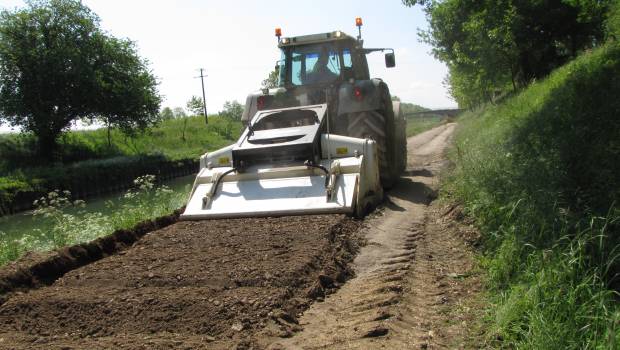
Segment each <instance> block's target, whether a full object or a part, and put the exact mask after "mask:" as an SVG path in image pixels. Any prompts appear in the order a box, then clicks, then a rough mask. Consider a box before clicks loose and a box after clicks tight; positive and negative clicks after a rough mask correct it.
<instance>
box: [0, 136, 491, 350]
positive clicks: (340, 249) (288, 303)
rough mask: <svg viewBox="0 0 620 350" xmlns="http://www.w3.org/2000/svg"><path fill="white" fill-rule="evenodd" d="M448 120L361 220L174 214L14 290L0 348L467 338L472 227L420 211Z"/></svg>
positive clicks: (425, 343) (438, 164) (440, 160)
mask: <svg viewBox="0 0 620 350" xmlns="http://www.w3.org/2000/svg"><path fill="white" fill-rule="evenodd" d="M454 128H455V125H454V124H446V125H442V126H440V127H437V128H435V129H433V130H430V131H428V132H425V133H423V134H420V135H418V136H416V137H413V138H410V139H409V145H408V147H409V157H410V159H409V168H408V172H407V174H406V176H404V177H403V179H402V180H401V181H400V182H399V183H398V185H397V186H396V187H395V188H394V189H392V190H391V191H390V192H389V193H388V200H387V202H386V203H385V204H384V205H383V207H382V208H380V209H379V210H378V211H377V212H376V213H375V214H373V215H371V216H370V217H369V218H367V219H366V220H364V221H356V220H353V219H350V218H347V217H344V216H341V215H315V216H298V217H283V218H249V219H232V220H212V221H202V222H179V223H175V224H172V225H170V226H167V227H165V228H162V229H159V230H156V231H152V232H150V233H148V234H146V235H144V236H141V237H140V238H137V240H131V241H127V242H129V243H127V244H126V248H123V249H121V250H116V251H115V252H113V253H111V255H109V256H106V255H103V256H101V252H98V253H97V254H99V255H97V256H96V257H95V259H92V260H89V261H94V262H89V263H87V264H86V265H79V264H77V265H75V267H71V268H67V269H65V270H62V269H60V270H59V271H61V270H62V271H63V272H62V273H61V274H59V275H57V276H59V278H58V279H56V278H57V277H54V278H53V279H51V280H49V281H44V282H45V283H33V284H32V285H30V286H29V285H28V284H27V283H26V284H25V285H22V286H21V287H20V288H17V289H15V288H13V289H11V290H12V292H10V293H9V292H7V293H4V295H0V349H111V348H114V349H116V348H122V349H231V348H233V349H264V348H272V349H299V348H301V349H316V348H325V349H373V348H389V349H405V348H439V347H450V348H454V347H462V346H465V347H466V346H468V345H469V344H471V343H470V342H469V341H468V340H467V336H468V334H469V333H470V332H468V327H469V324H470V322H471V318H472V312H471V309H470V308H471V307H472V303H471V300H472V299H473V298H472V295H476V293H477V291H478V290H479V284H480V283H479V281H478V278H477V277H476V276H475V274H472V268H473V263H472V261H473V259H472V254H471V248H470V247H468V246H467V244H466V241H467V240H466V238H467V235H468V234H469V233H470V232H468V230H470V229H469V228H468V227H466V226H463V225H462V224H460V223H457V221H456V220H454V219H453V216H454V215H455V213H454V212H455V211H456V210H454V209H444V208H439V207H438V206H437V205H435V204H431V205H430V206H429V204H430V203H431V202H432V200H433V199H434V198H435V197H436V191H437V186H438V175H439V173H440V172H441V171H442V169H443V168H444V167H445V165H446V160H445V155H444V152H445V149H446V148H447V146H448V145H449V142H450V139H451V136H452V133H453V131H454ZM360 226H364V228H363V229H360ZM160 227H161V226H160ZM359 242H365V243H366V244H365V245H364V247H363V248H362V249H361V251H359V249H358V243H359ZM78 250H79V249H78ZM79 251H80V252H82V253H84V254H87V253H88V251H87V250H84V249H82V250H79ZM358 252H359V254H357V253H358ZM356 254H357V256H356ZM355 256H356V258H355V260H354V261H353V262H352V260H353V258H354V257H355ZM71 259H73V258H66V259H64V260H63V259H60V260H57V261H69V262H70V261H71ZM34 260H36V259H34ZM55 261H56V260H55ZM18 266H19V263H17V264H14V265H12V266H8V267H5V268H2V269H0V279H2V278H1V277H2V276H14V275H15V268H17V267H18ZM77 266H81V267H79V268H78V267H77ZM56 267H57V266H56ZM65 271H68V272H66V273H65ZM353 275H355V277H354V278H352V279H350V278H351V276H353ZM25 281H29V280H28V279H25ZM0 282H1V281H0ZM0 284H1V283H0ZM338 288H339V289H338ZM7 290H8V289H7ZM314 300H319V301H322V302H313V301H314ZM323 300H324V301H323Z"/></svg>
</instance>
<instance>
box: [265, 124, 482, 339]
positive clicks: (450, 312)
mask: <svg viewBox="0 0 620 350" xmlns="http://www.w3.org/2000/svg"><path fill="white" fill-rule="evenodd" d="M454 128H455V125H454V124H447V125H443V126H441V127H438V128H435V129H433V130H430V131H428V132H425V133H423V134H420V135H418V136H416V137H413V138H410V139H409V144H408V152H409V160H408V172H407V174H406V176H405V177H404V178H403V179H402V181H400V182H399V183H398V185H397V186H396V187H395V188H394V189H393V190H391V191H390V192H389V193H388V199H387V203H386V205H385V208H383V210H382V211H381V212H380V213H379V214H378V215H374V216H373V217H371V218H368V219H367V220H366V223H365V226H366V228H365V229H364V230H363V232H364V233H363V234H362V236H363V237H364V238H365V239H366V240H367V244H366V245H365V246H364V247H363V248H362V249H361V251H360V253H359V254H358V255H357V257H356V258H355V260H354V263H353V264H352V268H353V270H354V271H355V274H356V277H355V278H353V279H351V280H350V281H348V282H347V283H346V284H345V285H344V286H343V287H342V288H341V289H340V290H339V291H338V292H337V293H335V294H334V295H332V296H330V297H329V298H327V300H325V302H323V303H315V304H313V305H312V307H310V309H309V310H308V311H306V312H305V313H304V315H303V317H301V319H300V325H301V326H302V327H303V331H302V332H299V333H297V334H296V335H295V336H293V337H292V338H290V339H287V340H280V341H278V342H277V343H275V344H273V345H272V348H282V349H380V348H386V349H427V348H429V349H430V348H459V347H467V346H468V344H469V342H470V341H469V339H468V337H469V336H470V335H469V332H468V328H467V327H468V322H470V320H471V318H472V317H474V316H473V313H474V312H473V310H471V308H472V307H473V306H474V305H473V304H474V303H475V298H473V297H472V295H475V294H476V293H477V291H478V290H479V284H480V283H479V280H478V279H477V278H476V277H475V276H473V277H472V268H473V260H472V255H471V253H470V252H471V248H469V247H468V246H467V243H466V242H467V238H468V237H470V236H471V235H472V234H474V233H473V232H471V231H472V229H471V228H469V227H467V226H465V225H462V224H458V223H456V222H455V220H453V218H452V217H451V216H450V214H451V213H446V211H447V210H446V209H445V208H441V207H439V205H437V204H434V205H430V206H429V204H430V203H431V202H432V201H433V199H434V198H435V197H436V191H437V186H438V180H439V174H440V172H441V171H442V170H443V169H444V168H445V166H446V165H447V163H446V160H445V150H446V147H447V145H448V144H449V141H450V138H451V136H452V134H453V131H454ZM446 214H448V215H446ZM466 277H467V278H466Z"/></svg>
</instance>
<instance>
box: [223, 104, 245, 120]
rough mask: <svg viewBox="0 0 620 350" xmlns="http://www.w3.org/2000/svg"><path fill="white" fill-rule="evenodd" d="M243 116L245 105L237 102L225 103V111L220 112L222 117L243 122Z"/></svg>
mask: <svg viewBox="0 0 620 350" xmlns="http://www.w3.org/2000/svg"><path fill="white" fill-rule="evenodd" d="M242 114H243V105H242V104H241V103H239V102H237V101H226V102H224V110H223V111H221V112H220V115H222V116H224V117H226V118H229V119H231V120H237V121H238V120H241V115H242Z"/></svg>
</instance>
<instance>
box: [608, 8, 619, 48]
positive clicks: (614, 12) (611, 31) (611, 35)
mask: <svg viewBox="0 0 620 350" xmlns="http://www.w3.org/2000/svg"><path fill="white" fill-rule="evenodd" d="M605 24H606V28H605V29H606V32H607V33H606V34H607V38H608V39H611V40H616V41H617V40H620V1H619V0H615V2H614V4H613V5H612V6H611V8H610V10H609V15H608V16H607V22H606V23H605Z"/></svg>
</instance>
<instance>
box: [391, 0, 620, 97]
mask: <svg viewBox="0 0 620 350" xmlns="http://www.w3.org/2000/svg"><path fill="white" fill-rule="evenodd" d="M611 1H612V0H600V1H591V0H564V1H510V0H483V1H470V0H445V1H427V0H404V1H403V2H404V3H405V4H406V5H409V6H412V5H415V4H420V5H423V6H424V8H425V11H426V14H427V18H428V20H429V30H428V31H426V32H423V33H421V38H422V40H423V41H425V42H426V43H428V44H430V45H431V46H432V47H433V53H434V55H435V57H437V58H438V59H439V60H441V61H443V62H445V63H446V65H447V66H448V69H449V77H448V78H447V81H448V83H449V85H450V91H451V93H452V95H453V97H454V98H455V99H456V100H457V102H459V104H460V105H464V106H468V107H469V106H473V105H475V104H478V103H480V102H483V101H491V102H492V101H494V100H495V99H496V98H497V97H499V96H502V95H504V94H506V93H508V92H511V91H516V90H518V89H520V88H522V87H524V86H526V85H528V84H529V83H530V82H532V81H534V80H536V79H541V78H543V77H545V76H546V75H547V74H549V73H550V72H551V71H552V70H553V69H555V68H557V67H559V66H561V65H563V64H564V63H566V62H567V61H569V60H570V59H572V58H574V57H575V56H576V55H577V54H579V52H581V51H583V50H586V49H589V48H591V47H593V46H595V45H598V44H599V43H600V42H601V41H602V40H603V38H604V22H605V16H606V12H607V9H608V7H609V4H610V2H611Z"/></svg>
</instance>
